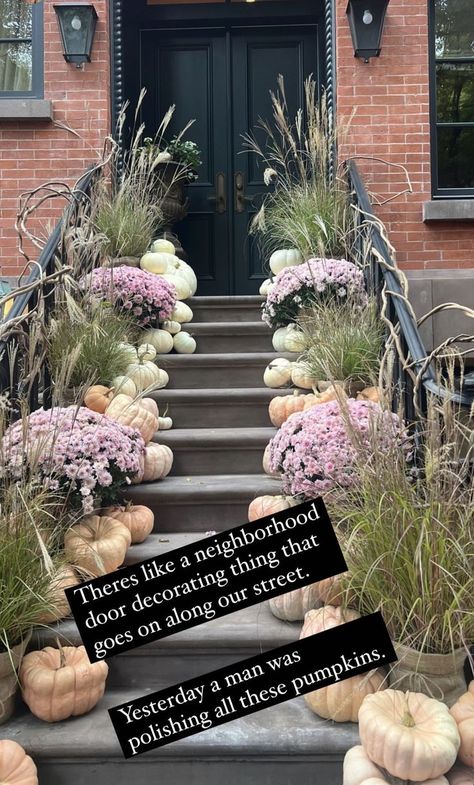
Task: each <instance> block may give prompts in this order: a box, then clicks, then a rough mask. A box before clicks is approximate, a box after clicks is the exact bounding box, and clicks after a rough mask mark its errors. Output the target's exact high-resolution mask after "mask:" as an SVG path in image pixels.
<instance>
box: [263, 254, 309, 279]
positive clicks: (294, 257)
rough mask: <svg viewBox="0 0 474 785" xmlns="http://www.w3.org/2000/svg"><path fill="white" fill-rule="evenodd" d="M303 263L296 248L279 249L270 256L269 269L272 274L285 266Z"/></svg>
mask: <svg viewBox="0 0 474 785" xmlns="http://www.w3.org/2000/svg"><path fill="white" fill-rule="evenodd" d="M302 263H303V257H302V256H301V254H300V252H299V251H298V249H297V248H288V249H284V250H281V251H275V253H273V254H272V255H271V257H270V270H271V271H272V273H273V275H278V273H281V271H282V270H284V269H285V267H296V265H297V264H302Z"/></svg>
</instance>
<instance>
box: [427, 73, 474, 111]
mask: <svg viewBox="0 0 474 785" xmlns="http://www.w3.org/2000/svg"><path fill="white" fill-rule="evenodd" d="M436 85H437V94H436V98H437V118H438V122H439V123H471V122H474V63H462V64H461V63H456V64H454V63H453V64H451V63H438V65H437V67H436Z"/></svg>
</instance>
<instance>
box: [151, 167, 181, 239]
mask: <svg viewBox="0 0 474 785" xmlns="http://www.w3.org/2000/svg"><path fill="white" fill-rule="evenodd" d="M156 172H157V176H158V178H159V184H158V185H157V189H158V192H159V195H160V201H162V204H161V209H162V211H163V221H164V224H165V225H164V227H163V231H164V232H170V231H171V228H172V227H173V226H174V224H176V223H178V221H182V220H183V218H185V217H186V215H187V213H188V202H187V199H186V194H185V185H186V183H187V177H186V172H185V169H183V165H182V164H180V163H178V162H177V161H167V162H165V163H161V164H159V165H158V166H157V168H156Z"/></svg>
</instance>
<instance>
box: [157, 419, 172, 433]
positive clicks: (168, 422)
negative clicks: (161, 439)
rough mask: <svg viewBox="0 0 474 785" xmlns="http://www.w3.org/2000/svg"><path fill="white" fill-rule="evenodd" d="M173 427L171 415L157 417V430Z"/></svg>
mask: <svg viewBox="0 0 474 785" xmlns="http://www.w3.org/2000/svg"><path fill="white" fill-rule="evenodd" d="M172 427H173V420H172V419H171V417H158V430H159V431H170V430H171V428H172Z"/></svg>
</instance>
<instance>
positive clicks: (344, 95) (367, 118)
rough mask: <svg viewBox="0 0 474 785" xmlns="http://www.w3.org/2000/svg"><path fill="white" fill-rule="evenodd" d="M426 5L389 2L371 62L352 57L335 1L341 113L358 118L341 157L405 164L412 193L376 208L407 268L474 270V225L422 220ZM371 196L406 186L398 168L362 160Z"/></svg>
mask: <svg viewBox="0 0 474 785" xmlns="http://www.w3.org/2000/svg"><path fill="white" fill-rule="evenodd" d="M427 7H428V3H427V0H391V2H390V5H389V7H388V12H387V17H386V24H385V30H384V37H383V41H382V54H381V56H380V58H373V59H372V60H371V61H370V63H369V64H366V63H364V62H363V61H362V60H359V59H356V58H355V57H354V50H353V47H352V41H351V35H350V31H349V26H348V22H347V18H346V8H347V0H336V8H337V11H336V15H337V20H336V30H337V112H338V117H339V120H340V121H342V120H343V119H345V120H346V121H347V119H348V118H349V117H350V116H351V113H352V110H353V107H356V112H355V115H354V116H353V119H352V122H351V123H350V126H349V130H348V132H347V139H346V144H345V145H344V149H343V150H342V154H343V156H347V155H358V156H368V157H374V158H381V159H383V160H384V161H386V162H388V163H390V164H401V165H403V166H404V167H406V170H407V172H408V175H409V178H410V180H411V184H412V187H413V193H412V194H406V195H404V196H400V197H397V198H396V199H395V200H394V201H392V202H390V203H387V204H385V205H384V206H380V207H378V208H377V214H378V215H380V217H381V218H382V220H384V221H385V222H386V224H387V226H388V229H389V236H390V239H391V241H392V243H393V245H394V246H395V248H396V251H397V259H398V261H399V262H400V263H401V266H403V267H405V268H424V269H433V268H438V269H439V268H449V267H474V247H473V242H474V224H462V223H461V224H460V223H445V222H443V223H438V224H430V225H427V224H424V223H423V222H422V205H423V202H425V201H428V200H430V199H431V176H430V118H429V80H428V51H429V49H428V47H429V40H428V10H427ZM360 167H361V169H362V170H363V171H364V174H365V177H366V182H367V184H368V185H369V187H370V189H371V190H372V192H373V193H375V194H377V195H378V196H381V197H382V199H381V200H383V199H387V198H389V197H390V196H393V195H395V194H397V193H398V192H400V191H402V190H404V188H405V187H406V185H405V184H406V177H405V174H404V173H403V171H402V170H401V169H395V168H392V167H388V166H387V165H386V164H382V163H376V162H375V161H370V160H361V161H360Z"/></svg>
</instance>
